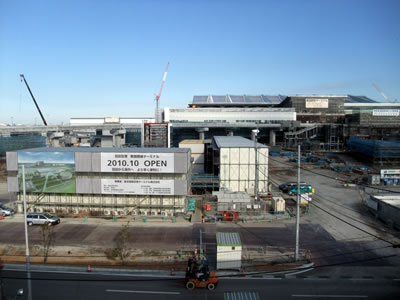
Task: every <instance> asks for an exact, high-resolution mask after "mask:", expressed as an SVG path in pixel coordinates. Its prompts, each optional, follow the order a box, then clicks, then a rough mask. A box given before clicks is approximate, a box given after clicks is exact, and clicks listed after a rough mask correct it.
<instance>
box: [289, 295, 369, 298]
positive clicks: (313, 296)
mask: <svg viewBox="0 0 400 300" xmlns="http://www.w3.org/2000/svg"><path fill="white" fill-rule="evenodd" d="M292 297H303V298H368V296H366V295H292Z"/></svg>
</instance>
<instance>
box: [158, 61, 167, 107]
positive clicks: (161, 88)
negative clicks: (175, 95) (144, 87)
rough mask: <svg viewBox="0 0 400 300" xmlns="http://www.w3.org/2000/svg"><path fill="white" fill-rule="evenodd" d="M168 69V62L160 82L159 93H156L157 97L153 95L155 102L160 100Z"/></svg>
mask: <svg viewBox="0 0 400 300" xmlns="http://www.w3.org/2000/svg"><path fill="white" fill-rule="evenodd" d="M168 68H169V62H168V64H167V67H166V68H165V72H164V76H163V79H162V81H161V87H160V91H159V92H158V95H156V94H154V95H155V96H156V100H157V101H158V100H160V97H161V93H162V90H163V88H164V83H165V80H166V79H167V74H168Z"/></svg>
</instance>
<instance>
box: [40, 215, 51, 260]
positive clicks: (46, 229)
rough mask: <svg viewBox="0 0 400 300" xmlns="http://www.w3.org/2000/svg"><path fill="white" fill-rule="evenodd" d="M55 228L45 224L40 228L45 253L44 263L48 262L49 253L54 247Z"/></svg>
mask: <svg viewBox="0 0 400 300" xmlns="http://www.w3.org/2000/svg"><path fill="white" fill-rule="evenodd" d="M53 228H54V227H53V226H51V224H48V223H46V224H43V225H41V226H40V231H41V235H42V251H43V262H44V263H46V262H47V258H48V257H49V253H50V250H51V247H52V245H53V239H54V231H53Z"/></svg>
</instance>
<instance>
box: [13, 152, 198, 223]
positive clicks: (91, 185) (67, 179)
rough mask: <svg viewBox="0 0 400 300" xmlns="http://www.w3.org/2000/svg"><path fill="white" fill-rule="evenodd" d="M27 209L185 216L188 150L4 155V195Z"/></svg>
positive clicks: (19, 153) (188, 176)
mask: <svg viewBox="0 0 400 300" xmlns="http://www.w3.org/2000/svg"><path fill="white" fill-rule="evenodd" d="M22 165H24V166H25V178H26V180H25V181H26V191H27V201H28V207H30V209H31V210H37V209H42V210H46V211H52V212H57V211H59V212H66V213H72V214H79V213H80V212H81V211H88V210H90V211H96V212H97V213H101V214H105V215H160V216H166V215H174V214H176V213H184V212H185V211H186V203H187V201H186V198H187V195H188V194H189V190H190V182H191V173H190V169H191V163H190V149H178V148H171V149H167V148H151V149H146V148H133V149H132V148H111V149H109V148H39V149H28V150H23V151H18V152H7V171H8V190H9V192H13V193H16V195H17V196H16V200H17V206H18V210H19V211H22V195H21V194H22V180H21V177H22Z"/></svg>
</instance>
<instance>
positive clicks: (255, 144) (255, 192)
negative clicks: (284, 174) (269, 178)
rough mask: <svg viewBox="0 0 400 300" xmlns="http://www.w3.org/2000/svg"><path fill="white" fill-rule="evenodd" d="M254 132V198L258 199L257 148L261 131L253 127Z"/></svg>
mask: <svg viewBox="0 0 400 300" xmlns="http://www.w3.org/2000/svg"><path fill="white" fill-rule="evenodd" d="M252 132H253V133H254V151H255V171H256V173H255V177H254V179H255V180H254V181H255V182H254V200H255V201H257V200H258V151H257V150H258V149H257V134H258V133H259V132H260V130H258V129H253V130H252Z"/></svg>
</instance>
